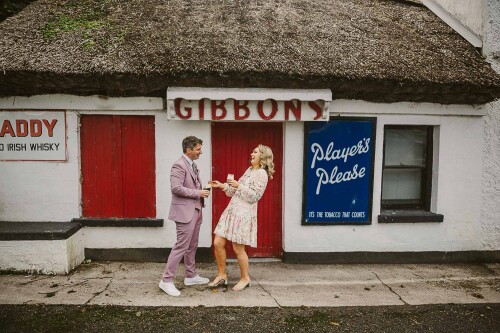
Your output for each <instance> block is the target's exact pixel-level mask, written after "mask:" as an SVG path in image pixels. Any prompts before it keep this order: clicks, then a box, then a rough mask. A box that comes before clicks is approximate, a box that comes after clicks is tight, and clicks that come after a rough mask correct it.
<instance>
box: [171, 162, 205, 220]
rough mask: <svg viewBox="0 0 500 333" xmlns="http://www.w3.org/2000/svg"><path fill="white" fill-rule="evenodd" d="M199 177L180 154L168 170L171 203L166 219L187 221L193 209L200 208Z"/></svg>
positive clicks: (192, 213) (190, 217)
mask: <svg viewBox="0 0 500 333" xmlns="http://www.w3.org/2000/svg"><path fill="white" fill-rule="evenodd" d="M201 184H202V183H201V179H200V175H199V174H198V175H197V174H195V172H194V171H193V168H192V167H191V166H190V165H189V162H188V161H187V160H186V158H185V157H184V156H181V158H179V159H178V160H177V161H176V162H175V163H174V165H172V169H171V170H170V188H171V191H172V203H171V205H170V212H169V213H168V219H169V220H172V221H175V222H180V223H188V222H189V221H191V219H192V218H193V215H194V213H195V209H196V208H198V209H200V210H201V207H202V204H201V197H200V189H201Z"/></svg>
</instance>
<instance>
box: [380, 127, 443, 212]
mask: <svg viewBox="0 0 500 333" xmlns="http://www.w3.org/2000/svg"><path fill="white" fill-rule="evenodd" d="M387 129H403V130H404V129H425V130H426V131H427V133H426V135H427V136H426V140H427V142H426V147H425V158H426V161H425V167H423V166H403V167H398V166H389V167H388V168H392V169H406V168H422V169H424V168H425V174H423V175H422V176H423V177H425V179H424V181H422V182H421V191H420V193H421V198H420V200H419V202H418V203H416V202H414V201H407V202H403V201H400V202H399V203H397V202H396V203H387V202H386V203H384V201H383V200H382V194H383V191H384V189H383V186H384V179H383V177H384V171H385V169H386V166H385V149H386V130H387ZM433 137H434V126H432V125H385V126H384V146H383V156H382V184H381V196H380V206H381V211H382V212H383V211H386V210H390V211H395V210H403V211H407V210H413V211H423V212H430V208H431V194H432V167H433V153H434V140H433Z"/></svg>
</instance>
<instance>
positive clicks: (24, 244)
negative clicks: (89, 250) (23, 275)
mask: <svg viewBox="0 0 500 333" xmlns="http://www.w3.org/2000/svg"><path fill="white" fill-rule="evenodd" d="M84 259H85V254H84V248H83V234H82V232H81V230H79V231H78V232H77V233H75V234H73V235H72V236H71V237H70V238H68V239H64V240H37V241H0V269H2V270H13V271H23V272H24V271H26V272H32V273H42V274H67V273H69V272H70V271H71V270H72V269H73V268H75V267H77V266H78V265H80V264H81V263H82V261H83V260H84Z"/></svg>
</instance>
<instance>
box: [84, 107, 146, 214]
mask: <svg viewBox="0 0 500 333" xmlns="http://www.w3.org/2000/svg"><path fill="white" fill-rule="evenodd" d="M81 163H82V166H81V169H82V215H83V217H84V218H95V217H98V218H122V219H123V218H154V217H155V216H156V189H155V181H156V178H155V126H154V116H120V115H112V116H107V115H106V116H103V115H83V116H82V117H81Z"/></svg>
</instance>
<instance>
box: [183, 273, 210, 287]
mask: <svg viewBox="0 0 500 333" xmlns="http://www.w3.org/2000/svg"><path fill="white" fill-rule="evenodd" d="M209 281H210V280H209V279H207V278H204V277H201V276H199V275H196V276H195V277H192V278H184V285H186V286H194V285H195V284H207V283H208V282H209Z"/></svg>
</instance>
